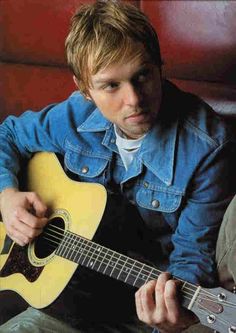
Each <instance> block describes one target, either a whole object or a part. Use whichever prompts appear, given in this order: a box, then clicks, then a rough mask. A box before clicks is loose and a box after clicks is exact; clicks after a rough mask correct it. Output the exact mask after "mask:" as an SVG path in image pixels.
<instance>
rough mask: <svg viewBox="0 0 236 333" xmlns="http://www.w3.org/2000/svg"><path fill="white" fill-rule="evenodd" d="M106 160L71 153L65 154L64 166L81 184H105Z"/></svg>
mask: <svg viewBox="0 0 236 333" xmlns="http://www.w3.org/2000/svg"><path fill="white" fill-rule="evenodd" d="M108 162H109V161H108V160H106V159H103V158H98V157H93V156H87V155H83V154H82V153H76V152H73V151H67V152H66V154H65V166H66V168H67V169H69V170H70V171H71V172H72V173H74V174H76V175H78V180H79V181H82V182H90V183H91V182H92V183H100V184H103V185H105V184H106V178H107V177H106V176H107V165H108Z"/></svg>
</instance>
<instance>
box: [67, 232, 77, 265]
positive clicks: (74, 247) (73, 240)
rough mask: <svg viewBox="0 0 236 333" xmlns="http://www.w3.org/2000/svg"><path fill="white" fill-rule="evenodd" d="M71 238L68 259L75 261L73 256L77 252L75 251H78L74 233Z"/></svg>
mask: <svg viewBox="0 0 236 333" xmlns="http://www.w3.org/2000/svg"><path fill="white" fill-rule="evenodd" d="M71 239H72V243H71V245H70V248H71V254H70V258H69V259H70V260H72V261H75V257H76V254H77V252H76V251H78V249H77V243H76V235H73V234H72V237H71Z"/></svg>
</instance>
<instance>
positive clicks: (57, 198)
mask: <svg viewBox="0 0 236 333" xmlns="http://www.w3.org/2000/svg"><path fill="white" fill-rule="evenodd" d="M26 183H27V190H28V191H35V192H36V193H38V194H39V195H40V197H41V198H42V199H43V201H44V202H45V203H46V205H47V206H48V207H49V208H50V218H49V223H48V225H47V226H46V227H45V228H44V231H43V233H42V234H41V235H40V236H39V237H37V238H36V239H35V240H34V242H32V243H31V244H28V245H26V246H24V247H21V246H19V245H17V244H16V243H13V242H12V241H10V239H9V238H8V236H7V235H6V233H5V229H4V226H3V223H0V251H1V254H0V290H12V291H15V292H16V293H18V294H19V295H20V296H21V297H22V298H24V299H25V300H26V302H28V304H30V305H31V306H33V307H35V308H38V309H40V308H43V307H46V306H48V305H49V304H51V303H52V302H53V301H54V300H55V299H56V298H57V297H58V296H59V294H60V293H61V292H62V290H63V289H64V288H65V287H66V285H67V284H68V282H69V280H70V279H71V277H72V275H73V273H74V272H75V270H76V269H77V267H78V265H82V266H85V267H88V268H90V269H92V270H94V271H97V272H100V273H102V274H105V275H107V276H109V277H111V278H115V279H117V280H120V281H123V282H124V283H126V284H130V285H132V286H134V287H137V288H139V287H140V286H142V285H143V284H145V283H147V282H148V281H150V280H152V279H157V277H158V276H159V274H160V273H161V271H160V270H158V269H157V268H155V267H152V266H149V265H147V264H145V263H142V262H140V261H137V260H134V259H132V258H130V257H127V256H125V255H123V254H120V253H118V252H116V251H113V250H112V249H109V248H107V247H104V246H102V245H100V244H97V243H95V242H93V241H91V239H92V238H93V236H94V234H95V232H96V230H97V228H98V226H99V224H100V222H101V220H102V216H103V213H104V209H105V206H106V200H107V194H106V190H105V188H104V187H103V186H102V185H100V184H93V183H83V182H76V181H73V180H71V179H70V178H69V177H67V175H66V174H65V173H64V170H63V168H62V167H61V164H60V162H59V161H58V159H57V157H56V155H54V154H52V153H37V154H35V155H34V157H33V158H32V159H31V160H30V162H29V163H28V166H27V172H26ZM176 279H177V280H180V279H178V278H176ZM180 281H181V296H182V297H181V300H182V305H183V306H184V307H186V308H188V309H189V310H191V311H193V312H194V313H195V314H196V315H197V316H198V317H199V320H200V321H201V323H202V324H203V325H206V326H208V327H210V328H212V329H214V330H217V331H218V332H220V333H236V295H235V294H233V293H231V292H229V291H227V290H225V289H223V288H213V289H206V288H202V287H200V286H196V285H193V284H191V283H189V282H187V281H183V280H180Z"/></svg>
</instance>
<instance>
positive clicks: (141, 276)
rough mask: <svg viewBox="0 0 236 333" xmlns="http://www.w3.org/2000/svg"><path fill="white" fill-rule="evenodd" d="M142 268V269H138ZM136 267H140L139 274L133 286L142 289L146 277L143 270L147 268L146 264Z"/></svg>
mask: <svg viewBox="0 0 236 333" xmlns="http://www.w3.org/2000/svg"><path fill="white" fill-rule="evenodd" d="M138 265H139V266H141V267H138ZM136 267H138V274H137V276H136V279H135V280H134V283H133V285H134V286H136V287H137V286H139V287H141V285H143V281H145V278H146V275H145V274H144V273H142V270H143V268H144V267H145V264H141V263H136Z"/></svg>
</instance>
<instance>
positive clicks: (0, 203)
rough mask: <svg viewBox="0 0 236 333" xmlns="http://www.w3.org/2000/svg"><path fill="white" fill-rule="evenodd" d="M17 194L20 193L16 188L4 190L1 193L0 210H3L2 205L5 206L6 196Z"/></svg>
mask: <svg viewBox="0 0 236 333" xmlns="http://www.w3.org/2000/svg"><path fill="white" fill-rule="evenodd" d="M15 192H19V190H18V189H17V188H15V187H7V188H4V190H2V192H1V193H0V210H2V204H3V201H4V200H3V198H4V197H5V196H6V195H9V194H12V193H15Z"/></svg>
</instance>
